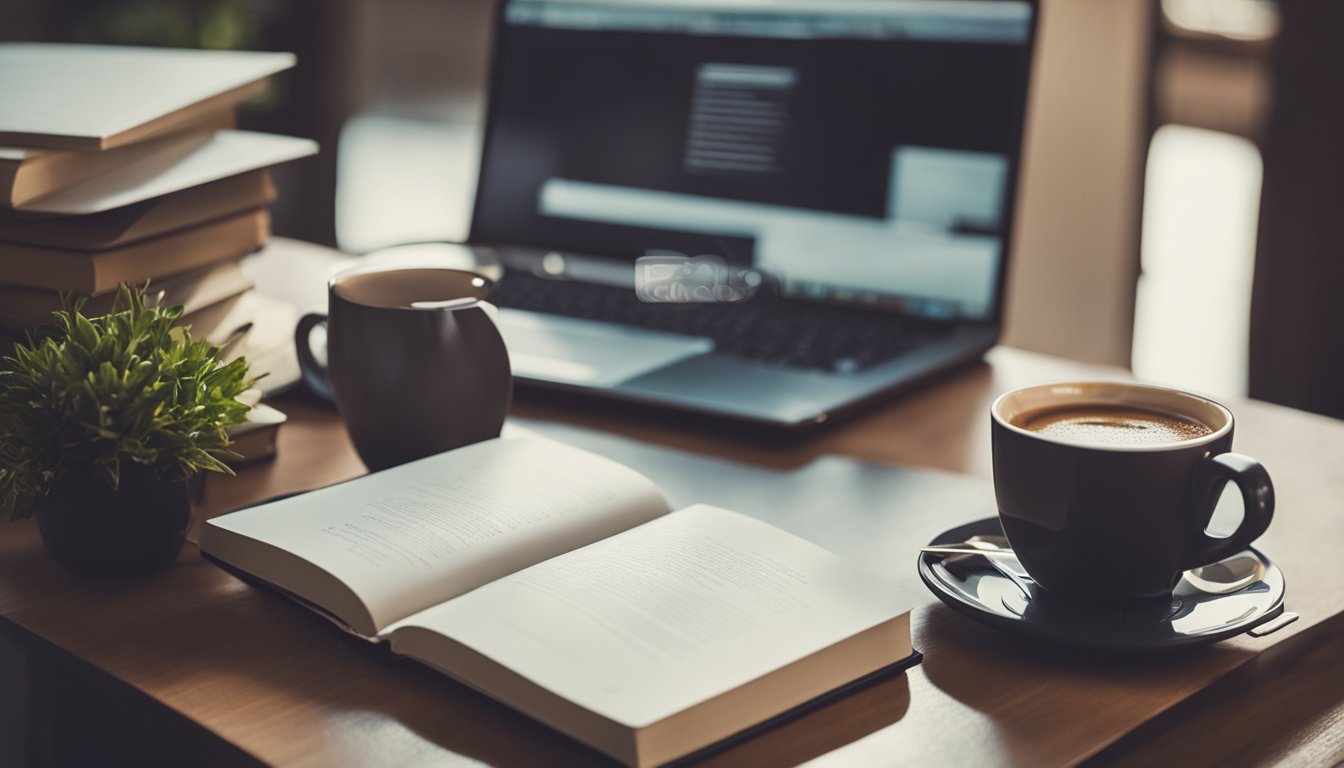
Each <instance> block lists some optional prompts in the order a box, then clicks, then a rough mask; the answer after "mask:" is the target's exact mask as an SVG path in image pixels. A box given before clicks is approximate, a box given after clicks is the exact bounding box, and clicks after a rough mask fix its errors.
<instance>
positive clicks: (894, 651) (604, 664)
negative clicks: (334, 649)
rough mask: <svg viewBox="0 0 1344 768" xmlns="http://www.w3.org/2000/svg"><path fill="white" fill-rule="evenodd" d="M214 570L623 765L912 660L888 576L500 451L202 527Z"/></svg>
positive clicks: (555, 454)
mask: <svg viewBox="0 0 1344 768" xmlns="http://www.w3.org/2000/svg"><path fill="white" fill-rule="evenodd" d="M200 543H201V550H202V552H204V553H205V554H206V555H207V556H208V557H210V558H212V559H214V560H217V561H219V562H222V563H223V564H225V565H227V566H229V567H231V568H235V569H237V570H240V571H242V572H244V573H246V574H249V575H251V576H252V577H254V578H257V579H260V580H261V581H264V582H266V583H269V584H271V585H274V586H276V587H278V588H279V589H281V590H283V591H284V592H286V593H288V594H290V595H291V596H293V597H295V598H296V599H297V600H299V601H301V602H303V603H305V604H307V605H308V606H310V607H312V608H314V609H315V610H318V611H319V612H321V613H323V614H324V615H326V616H327V617H328V618H330V619H332V620H333V621H335V622H337V623H338V624H339V625H341V626H342V627H344V628H346V629H347V630H348V631H351V632H354V633H356V634H358V635H361V636H363V637H366V638H368V639H371V640H378V641H386V642H387V643H388V644H389V645H390V648H391V650H392V651H393V652H394V653H397V654H400V655H403V656H406V657H410V658H413V659H415V660H417V661H420V662H422V663H424V664H427V665H429V666H430V667H433V668H435V669H438V670H440V671H442V672H444V673H446V674H448V675H450V676H452V677H454V678H456V679H458V680H460V681H462V682H464V683H466V684H467V685H470V686H472V687H474V688H476V689H478V690H480V691H482V692H484V693H486V694H488V695H490V696H493V697H495V698H496V699H499V700H501V701H503V702H504V703H506V704H508V705H510V706H512V707H514V708H515V709H518V710H520V711H522V712H523V713H525V714H528V715H529V716H531V717H533V718H535V719H537V720H540V721H541V722H543V723H546V724H548V725H550V726H552V727H553V728H556V729H557V730H560V731H562V732H565V733H568V734H569V735H571V736H573V737H574V738H577V739H579V740H581V741H584V742H586V743H588V744H590V745H592V746H593V747H595V748H597V749H599V750H601V751H603V752H606V753H607V754H610V755H612V756H614V757H616V758H617V759H619V760H621V761H623V762H625V763H627V764H629V765H652V764H658V763H663V762H666V761H668V760H672V759H675V758H677V757H681V756H683V755H686V754H689V753H691V752H694V751H697V750H699V749H702V748H704V747H706V746H708V745H711V744H714V743H716V742H719V741H721V740H723V739H725V738H727V737H729V736H732V735H733V734H735V733H738V732H739V731H742V730H744V729H747V728H750V727H752V726H754V725H757V724H759V723H762V722H764V721H766V720H769V719H770V718H773V717H776V716H778V715H781V714H783V713H786V712H788V711H790V710H793V709H795V708H797V707H799V706H800V705H803V704H805V703H807V702H810V701H812V700H814V699H817V698H818V697H820V696H822V695H824V694H826V693H827V692H829V691H832V690H834V689H836V688H839V687H841V686H844V685H846V684H847V683H850V682H852V681H855V680H859V679H861V678H864V677H866V676H869V675H872V674H874V673H876V672H878V671H880V670H884V669H886V668H889V667H892V666H893V665H898V664H900V663H901V662H903V661H905V660H907V659H910V658H911V657H912V656H913V652H912V650H911V647H910V630H909V614H908V610H907V609H908V606H904V605H901V604H899V603H900V600H899V598H896V597H895V594H896V593H895V590H893V589H891V588H889V587H888V585H886V584H885V583H884V582H882V581H881V580H879V579H877V578H876V577H874V576H871V575H869V574H867V573H864V572H862V571H860V570H858V569H857V568H855V567H853V566H851V565H849V564H848V563H846V562H845V561H843V560H841V559H840V558H838V557H836V556H835V555H833V554H831V553H829V552H826V551H825V550H823V549H821V548H819V547H817V546H815V545H813V544H810V543H808V542H806V541H804V540H802V539H800V538H798V537H796V536H794V535H792V534H789V533H785V532H784V531H781V530H779V529H777V528H774V527H772V526H770V525H768V524H766V523H764V522H761V521H759V520H755V519H753V518H750V517H747V516H744V515H741V514H738V513H735V512H729V511H727V510H724V509H718V508H715V507H709V506H705V505H696V506H692V507H687V508H684V509H681V510H678V511H675V512H669V510H668V505H667V502H666V501H665V500H664V499H663V497H662V495H661V494H660V493H659V491H658V489H657V488H656V487H655V486H654V485H653V483H651V482H650V481H649V480H648V479H646V478H645V477H643V476H642V475H640V474H639V473H637V472H635V471H634V470H631V469H629V468H627V467H624V466H622V465H620V464H618V463H616V462H613V461H610V460H608V459H605V458H602V457H599V456H596V455H593V454H590V453H587V452H585V451H582V450H579V449H577V448H573V447H570V446H567V445H564V444H562V443H557V442H553V441H550V440H545V439H542V438H536V437H530V436H529V437H503V438H499V439H495V440H489V441H486V442H483V443H478V444H476V445H472V446H468V447H465V448H460V449H458V450H455V451H450V452H448V453H443V454H439V455H437V456H432V457H429V458H426V459H421V460H419V461H416V462H412V463H410V464H406V465H403V466H400V467H396V468H393V469H389V470H386V471H383V472H379V473H375V474H372V475H368V476H366V477H363V478H360V479H357V480H353V481H350V482H347V483H343V484H340V485H336V486H332V487H329V488H325V489H322V490H318V491H313V492H311V493H307V494H304V495H302V496H297V497H292V498H289V499H284V500H281V501H276V502H273V503H269V504H265V505H262V506H257V507H252V508H248V509H244V510H241V511H238V512H234V513H232V514H228V515H224V516H222V517H218V518H215V519H213V520H210V521H208V522H207V523H206V524H205V526H204V528H203V530H202V533H201V539H200Z"/></svg>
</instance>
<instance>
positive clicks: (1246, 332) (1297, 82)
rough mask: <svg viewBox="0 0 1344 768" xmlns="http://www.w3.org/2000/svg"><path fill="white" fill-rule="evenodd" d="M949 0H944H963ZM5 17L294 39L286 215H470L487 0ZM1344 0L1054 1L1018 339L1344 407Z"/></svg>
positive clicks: (406, 236) (17, 9)
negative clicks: (292, 157)
mask: <svg viewBox="0 0 1344 768" xmlns="http://www.w3.org/2000/svg"><path fill="white" fill-rule="evenodd" d="M953 1H955V0H953ZM0 6H4V7H3V9H2V10H0V13H2V15H0V18H4V19H5V20H6V22H5V25H4V27H3V29H0V39H6V40H41V41H69V42H95V43H120V44H133V45H153V46H176V47H203V48H234V49H251V50H276V51H292V52H294V53H296V54H297V55H298V59H299V65H298V67H297V68H295V69H294V70H292V71H290V72H287V73H284V74H283V75H281V76H280V77H279V78H277V79H276V82H275V85H274V87H273V88H272V89H271V91H270V93H269V94H267V96H266V98H265V99H264V100H263V101H259V102H254V103H251V104H249V105H248V106H247V108H246V109H245V110H244V111H243V113H242V117H241V124H242V127H246V128H254V129H258V130H265V131H271V132H277V133H287V134H291V135H295V136H303V137H309V138H313V139H316V140H317V141H318V142H320V143H321V145H322V152H321V154H320V155H318V156H317V157H313V158H309V159H307V160H303V161H300V162H295V163H291V164H289V165H286V166H282V167H280V168H278V169H276V172H275V173H276V183H277V186H279V187H280V190H281V194H280V203H279V205H278V206H277V207H276V209H275V232H276V233H277V234H281V235H287V236H290V237H295V238H300V239H304V240H310V241H314V242H318V243H323V244H328V245H334V246H337V247H339V248H342V249H344V250H348V251H352V252H356V253H358V252H364V251H367V250H372V249H375V248H379V247H382V246H386V245H392V244H397V243H402V242H409V241H418V240H435V239H449V240H461V239H463V238H465V237H466V235H467V222H468V220H469V214H470V207H471V200H472V194H473V192H474V188H475V182H476V179H475V173H476V160H477V158H476V154H477V151H478V144H479V137H480V128H481V119H482V116H483V104H484V97H485V83H486V80H487V75H488V68H489V67H488V62H489V46H490V27H491V19H492V16H491V14H492V11H493V8H494V3H493V2H492V0H284V1H282V0H96V1H95V0H0ZM1342 30H1344V3H1339V2H1336V1H1335V0H1280V1H1279V2H1275V0H1042V16H1041V27H1040V29H1039V44H1038V49H1037V59H1036V66H1035V71H1034V75H1033V90H1032V96H1031V107H1030V116H1029V119H1028V135H1027V143H1026V149H1025V156H1024V166H1023V172H1022V174H1021V179H1020V184H1021V195H1022V198H1021V204H1020V206H1019V210H1018V213H1017V215H1018V222H1017V227H1016V232H1015V242H1014V246H1013V247H1014V250H1013V256H1012V262H1011V264H1010V277H1009V294H1008V317H1007V336H1006V338H1005V341H1006V342H1007V343H1010V344H1013V345H1016V346H1021V347H1024V348H1027V349H1032V350H1037V351H1041V352H1046V353H1050V354H1057V355H1063V356H1067V357H1072V358H1076V359H1081V360H1087V361H1093V362H1102V363H1110V364H1115V365H1119V366H1125V367H1132V368H1133V370H1134V371H1135V373H1137V374H1138V375H1139V376H1141V377H1143V378H1146V379H1151V380H1154V381H1157V382H1161V383H1166V384H1171V385H1175V386H1181V387H1187V388H1191V389H1195V390H1199V391H1203V392H1207V393H1209V394H1212V395H1215V396H1240V395H1250V396H1253V397H1257V398H1261V399H1266V400H1271V401H1274V402H1279V403H1284V404H1287V405H1292V406H1295V407H1299V408H1304V409H1307V410H1312V411H1315V412H1318V413H1325V414H1329V415H1333V416H1337V417H1344V301H1340V300H1338V299H1337V298H1336V295H1337V294H1338V293H1339V291H1340V288H1339V286H1341V285H1344V254H1342V253H1341V252H1340V250H1341V248H1340V245H1339V242H1340V239H1339V237H1338V235H1337V234H1336V227H1337V222H1338V221H1340V220H1341V219H1344V45H1341V44H1340V43H1341V42H1342V41H1341V34H1342V33H1341V31H1342Z"/></svg>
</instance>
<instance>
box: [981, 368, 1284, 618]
mask: <svg viewBox="0 0 1344 768" xmlns="http://www.w3.org/2000/svg"><path fill="white" fill-rule="evenodd" d="M990 414H991V431H992V442H993V454H994V493H995V496H996V499H997V502H998V508H999V519H1000V521H1001V523H1002V525H1003V530H1004V534H1005V535H1006V536H1007V537H1008V541H1009V543H1010V544H1011V545H1012V548H1013V551H1014V552H1015V553H1016V555H1017V558H1018V560H1019V561H1020V562H1021V563H1022V566H1023V567H1024V568H1025V569H1026V571H1027V573H1028V574H1030V575H1031V577H1032V579H1033V580H1034V581H1035V582H1036V584H1037V585H1038V586H1039V587H1041V588H1042V589H1044V590H1045V592H1046V593H1047V594H1049V595H1051V596H1056V597H1059V598H1062V599H1065V600H1068V601H1073V602H1083V603H1094V604H1124V603H1136V602H1144V601H1153V600H1157V599H1165V598H1170V596H1171V593H1172V590H1173V589H1174V588H1175V586H1176V584H1177V582H1178V581H1179V580H1180V578H1181V574H1182V573H1183V572H1185V571H1187V570H1190V569H1193V568H1198V567H1201V566H1205V565H1209V564H1211V563H1214V562H1217V561H1219V560H1222V559H1224V558H1226V557H1229V556H1231V555H1234V554H1236V553H1238V552H1240V551H1242V550H1244V549H1245V548H1246V547H1247V546H1248V545H1249V544H1250V543H1251V542H1252V541H1254V540H1255V539H1256V538H1258V537H1259V536H1260V535H1261V534H1262V533H1264V532H1265V529H1267V528H1268V527H1269V524H1270V521H1271V520H1272V518H1273V514H1274V487H1273V484H1272V483H1271V482H1270V479H1269V474H1268V473H1267V472H1266V471H1265V468H1264V467H1263V466H1261V465H1260V463H1259V462H1258V461H1256V460H1255V459H1252V458H1249V457H1247V456H1243V455H1241V454H1236V453H1232V452H1231V450H1232V431H1233V426H1234V424H1233V418H1232V412H1231V411H1229V410H1228V409H1227V408H1226V407H1225V406H1223V405H1221V404H1219V403H1217V402H1214V401H1213V400H1210V399H1208V398H1205V397H1201V396H1199V395H1195V394H1191V393H1188V392H1182V391H1179V390H1175V389H1168V388H1164V387H1157V386H1150V385H1146V384H1137V383H1129V382H1120V381H1075V382H1061V383H1052V384H1042V385H1037V386H1030V387H1024V388H1021V389H1016V390H1013V391H1011V392H1008V393H1007V394H1004V395H1003V396H1001V397H999V398H998V399H997V400H995V401H994V404H993V405H992V406H991V409H990ZM1229 482H1230V483H1235V484H1236V485H1237V487H1238V488H1239V490H1240V491H1241V498H1242V501H1243V505H1244V513H1243V516H1242V520H1241V523H1240V525H1238V527H1237V529H1236V530H1235V531H1234V532H1233V533H1232V534H1231V535H1230V536H1227V537H1223V538H1220V537H1216V536H1212V535H1210V534H1209V532H1208V530H1207V529H1208V526H1209V522H1210V519H1211V518H1212V516H1213V512H1214V509H1215V507H1216V506H1217V503H1218V499H1219V497H1220V495H1221V494H1222V491H1223V488H1224V487H1225V486H1226V485H1227V484H1228V483H1229Z"/></svg>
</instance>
